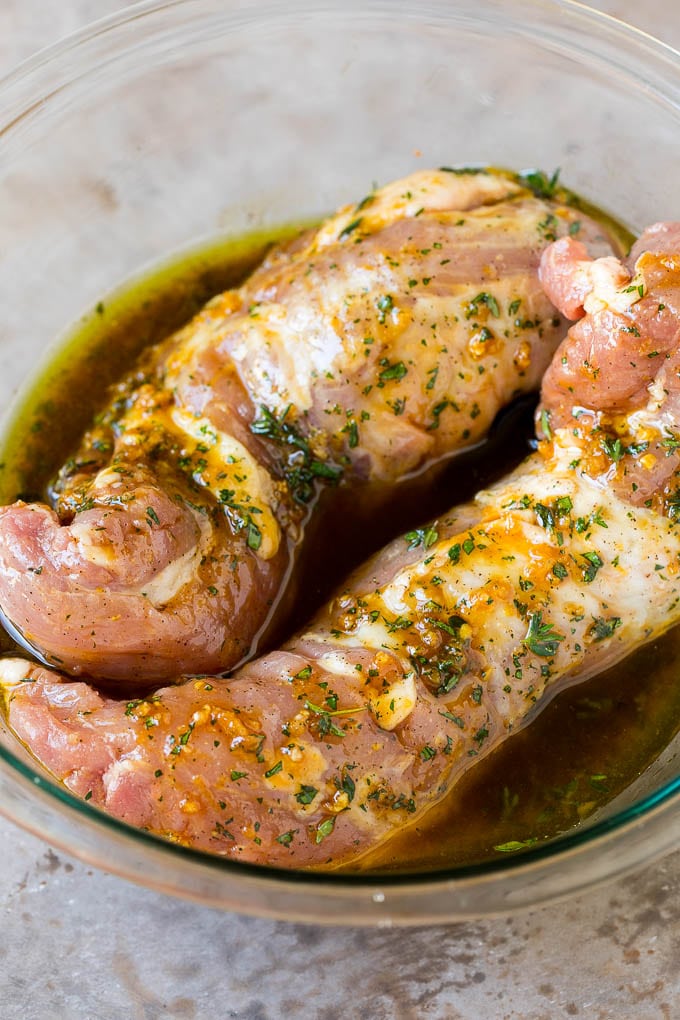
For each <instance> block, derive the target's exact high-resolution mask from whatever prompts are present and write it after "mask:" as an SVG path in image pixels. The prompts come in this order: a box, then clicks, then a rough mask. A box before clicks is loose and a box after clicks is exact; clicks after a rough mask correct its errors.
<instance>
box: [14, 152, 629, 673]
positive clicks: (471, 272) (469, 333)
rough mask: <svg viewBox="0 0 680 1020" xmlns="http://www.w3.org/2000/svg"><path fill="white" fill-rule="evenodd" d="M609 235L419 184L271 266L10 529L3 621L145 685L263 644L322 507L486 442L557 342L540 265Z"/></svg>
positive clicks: (549, 213) (490, 189) (443, 179)
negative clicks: (325, 500)
mask: <svg viewBox="0 0 680 1020" xmlns="http://www.w3.org/2000/svg"><path fill="white" fill-rule="evenodd" d="M569 233H572V234H574V235H575V236H577V237H579V238H583V239H584V240H585V241H587V242H588V243H593V242H594V243H595V244H596V245H597V246H599V253H600V254H605V253H608V252H610V250H611V249H610V246H609V242H608V241H607V240H606V239H605V238H604V237H603V231H602V228H601V227H600V226H598V225H597V224H595V223H594V222H593V221H592V220H590V219H589V218H588V217H587V216H584V215H583V214H582V213H578V212H577V211H576V210H574V209H571V208H568V207H566V206H565V205H563V204H560V203H559V202H558V201H556V200H552V199H543V198H538V197H536V196H534V195H533V194H532V193H531V191H530V190H529V189H528V188H526V187H523V186H522V184H521V183H519V182H517V181H516V180H514V179H511V177H510V176H509V175H503V174H499V173H491V172H488V173H487V172H461V171H424V172H420V173H416V174H413V175H412V176H411V177H407V178H406V179H404V180H402V181H398V182H396V183H394V184H391V185H389V186H388V187H385V188H383V189H381V190H379V191H376V192H375V193H374V194H371V195H368V196H367V197H366V198H365V199H364V200H363V201H362V202H360V203H359V204H358V205H356V206H353V207H347V208H346V209H343V210H341V211H340V212H339V213H338V214H337V215H335V216H333V217H332V218H330V219H329V220H327V221H326V222H325V223H324V224H323V226H322V227H321V228H320V229H318V230H315V231H310V232H307V233H305V234H303V235H302V236H301V237H300V238H299V239H297V240H296V241H295V242H293V243H292V244H290V245H288V246H284V247H281V248H276V249H274V250H273V251H272V252H271V254H270V255H269V257H268V258H267V259H266V260H265V262H264V264H263V265H262V266H261V267H260V268H259V269H257V270H256V271H255V272H254V274H253V275H252V276H251V277H250V278H249V279H248V280H247V281H246V282H245V283H244V285H243V286H242V287H241V288H240V289H238V290H233V291H228V292H226V293H224V294H221V295H220V296H218V297H216V298H215V299H214V300H212V301H211V302H210V303H209V304H208V305H207V306H206V308H205V309H204V310H203V311H202V312H200V314H198V315H197V316H196V318H195V319H194V320H193V321H192V322H190V323H189V325H188V326H186V327H185V328H184V329H182V330H181V331H180V332H178V333H177V334H175V335H173V336H172V337H170V339H169V340H167V341H166V342H164V343H162V344H160V345H159V346H158V347H155V348H153V349H152V350H151V351H149V352H147V353H146V355H145V356H144V357H143V358H142V360H141V361H140V363H139V364H138V365H137V366H136V368H135V369H134V370H133V371H132V372H131V374H130V375H129V377H128V378H126V379H125V380H123V381H122V382H121V383H120V385H118V386H117V387H116V388H115V390H114V393H113V395H112V399H111V402H110V404H109V406H108V407H107V408H105V410H104V411H103V413H102V414H101V415H100V416H99V417H98V420H97V424H96V425H95V426H94V427H93V428H92V429H91V430H90V431H89V432H88V433H87V434H86V436H85V437H84V439H83V442H82V445H81V447H80V449H79V450H78V451H76V453H75V455H74V456H73V457H71V458H69V460H68V462H67V463H66V465H65V466H64V468H63V469H62V471H61V474H60V477H59V479H58V481H57V483H56V485H55V486H54V488H53V492H52V497H53V498H52V505H47V504H43V503H29V504H26V503H22V502H18V503H15V504H14V505H12V506H9V507H6V508H3V509H0V610H1V611H2V613H3V614H4V617H5V619H6V620H8V621H9V623H10V624H11V625H12V627H13V628H14V631H15V632H16V633H18V634H19V635H20V637H21V640H22V641H24V642H25V643H26V644H27V645H28V646H29V647H30V648H31V649H33V650H34V651H35V652H37V653H38V655H40V656H41V657H42V658H43V659H44V661H45V662H47V663H49V664H52V665H55V666H57V667H58V668H60V669H63V670H66V671H68V672H70V673H72V674H75V675H86V676H87V675H89V676H93V677H95V678H108V679H122V680H126V679H127V678H129V677H131V676H134V677H136V678H137V680H139V681H150V680H153V681H160V680H164V679H171V678H172V677H173V676H174V675H175V673H176V672H178V671H179V672H184V671H201V672H219V671H223V670H226V669H229V668H231V667H233V666H234V665H236V664H237V663H238V662H239V661H241V660H242V659H243V658H244V657H245V656H246V655H247V654H248V653H249V652H250V651H251V649H252V647H253V644H254V643H255V644H256V643H257V638H258V635H259V634H260V633H261V632H262V630H263V628H266V626H267V624H268V621H269V620H270V617H271V615H272V613H273V612H274V611H275V607H276V602H277V598H278V597H279V596H280V594H281V592H282V590H283V589H284V587H285V582H286V580H287V578H289V576H290V570H291V567H292V566H293V567H294V561H295V554H296V550H297V548H298V547H299V545H300V542H301V540H302V534H303V531H304V527H305V523H306V521H307V520H308V519H309V515H310V514H311V513H312V512H313V509H314V505H315V502H316V500H317V495H318V493H319V490H320V488H322V487H328V486H334V485H338V486H340V485H342V486H353V487H355V488H356V489H357V490H359V489H360V490H361V492H362V498H361V499H358V500H357V507H356V516H357V519H359V518H360V514H361V512H362V506H365V507H366V508H367V509H366V510H365V512H366V513H368V509H369V508H370V507H371V505H372V504H371V500H370V499H369V498H368V497H367V495H366V493H367V492H368V490H369V489H370V488H371V487H373V488H374V489H375V487H382V491H383V492H385V491H386V488H388V487H390V486H394V485H396V483H397V482H398V481H399V480H400V479H402V478H404V477H405V476H408V475H410V474H412V473H414V472H417V471H419V470H421V469H424V468H426V467H428V466H429V465H433V464H435V463H437V462H438V461H439V460H440V459H442V458H443V457H446V456H449V455H451V454H453V453H455V452H456V451H459V450H461V449H464V448H466V447H468V446H470V445H473V444H474V443H476V442H478V441H479V440H480V438H481V437H483V436H484V435H485V433H486V432H487V430H488V428H489V426H490V424H491V422H492V420H493V418H494V416H495V415H496V414H497V412H498V411H499V410H500V409H501V408H502V407H503V406H504V405H506V404H507V403H509V401H510V400H512V398H513V397H515V396H516V395H517V394H519V393H522V392H528V391H531V390H533V389H535V388H537V387H538V385H539V382H540V378H541V375H542V374H543V372H544V371H545V369H546V366H547V365H548V363H549V361H550V357H551V355H552V353H553V351H554V349H555V347H556V346H557V343H558V342H559V341H560V340H561V339H562V337H563V336H564V333H565V332H566V324H565V322H564V320H563V319H562V318H561V317H560V315H559V314H558V313H557V312H556V310H555V308H554V306H553V305H552V303H551V302H550V301H549V300H548V299H547V298H546V297H545V295H544V293H543V291H542V290H541V288H540V286H539V283H538V278H537V267H538V260H539V257H540V253H541V251H542V250H543V249H544V248H545V247H546V245H547V244H548V242H549V241H550V240H552V239H554V238H555V237H558V236H563V235H568V234H569Z"/></svg>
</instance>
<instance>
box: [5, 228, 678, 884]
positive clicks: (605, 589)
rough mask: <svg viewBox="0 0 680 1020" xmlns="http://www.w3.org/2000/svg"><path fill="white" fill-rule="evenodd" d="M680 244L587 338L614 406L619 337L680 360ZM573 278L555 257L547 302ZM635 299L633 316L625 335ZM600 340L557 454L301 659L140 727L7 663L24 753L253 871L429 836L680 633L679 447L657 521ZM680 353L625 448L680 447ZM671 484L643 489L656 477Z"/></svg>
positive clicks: (430, 534) (80, 688)
mask: <svg viewBox="0 0 680 1020" xmlns="http://www.w3.org/2000/svg"><path fill="white" fill-rule="evenodd" d="M674 237H677V238H678V239H679V241H680V225H668V226H666V227H664V228H660V227H659V228H652V229H650V230H649V231H647V232H645V234H643V236H642V238H641V239H640V241H639V242H638V244H637V245H636V248H635V250H634V253H633V255H632V257H631V259H630V260H629V262H628V264H627V266H626V267H625V269H626V272H625V275H624V274H621V279H622V281H623V287H619V288H618V290H617V291H616V294H615V296H614V298H612V299H611V300H609V299H608V301H609V304H608V306H607V309H605V312H608V313H610V314H606V315H605V314H603V312H602V311H601V310H600V309H599V307H598V310H595V311H593V312H589V313H588V314H587V315H586V319H587V318H589V317H591V316H592V317H594V318H595V320H596V321H595V322H592V323H591V324H590V327H591V328H590V333H589V336H590V338H591V347H590V348H589V352H588V359H589V361H591V363H597V364H599V365H601V367H602V375H603V378H604V379H611V380H612V381H613V383H614V384H616V379H617V373H618V372H619V370H620V371H622V372H625V373H626V374H627V373H628V363H629V359H630V357H631V350H632V348H631V342H630V341H629V339H628V338H629V336H635V333H630V332H626V333H625V334H624V335H623V336H621V329H616V330H615V331H614V333H613V334H612V331H611V324H612V322H613V321H615V322H617V323H618V321H619V320H618V319H615V318H614V316H615V315H620V316H623V317H624V320H625V322H627V323H629V324H630V325H631V326H633V327H634V328H635V329H636V330H637V331H638V333H639V334H640V335H639V336H637V337H636V339H637V341H638V345H639V349H640V350H642V351H644V352H646V351H647V350H648V346H649V345H650V344H651V345H653V346H658V347H659V349H661V346H662V344H665V343H666V340H665V338H666V337H667V335H668V332H669V326H668V321H667V317H666V316H665V315H664V314H663V313H664V312H665V308H664V309H661V310H659V308H658V306H659V305H661V304H663V305H666V304H667V303H669V304H671V306H672V307H677V305H675V304H673V302H676V301H677V298H678V295H679V294H680V243H677V247H676V242H675V241H673V240H672V238H674ZM671 249H673V250H674V251H675V254H674V253H673V250H671ZM567 254H568V253H567ZM574 254H575V256H576V261H575V266H574V274H575V278H576V287H577V288H578V289H579V291H578V296H577V297H578V302H579V303H580V304H581V305H583V306H584V307H585V308H587V307H588V302H589V301H590V300H591V298H594V296H595V295H594V291H592V290H591V291H589V290H588V288H585V290H583V289H581V287H582V273H583V266H582V265H580V263H583V262H584V261H587V260H586V259H584V252H583V251H581V250H580V249H576V250H575V251H574ZM557 255H559V259H560V266H559V280H558V283H557V286H558V287H559V288H560V289H561V290H562V292H563V294H564V295H565V296H566V300H567V301H568V302H571V297H570V295H569V291H568V286H567V283H565V273H567V267H566V261H565V257H564V250H563V249H562V250H561V251H558V252H557ZM554 257H555V253H554V252H552V251H549V252H548V253H547V254H546V256H545V262H544V279H545V286H546V287H547V288H550V287H551V286H552V280H553V278H552V277H551V270H550V266H551V264H553V263H552V260H553V259H554ZM647 267H651V268H650V270H649V273H647ZM620 268H621V267H620ZM592 279H595V277H594V276H593V277H592ZM617 279H618V276H617ZM631 279H632V280H634V281H637V280H638V279H641V280H642V283H641V286H642V293H640V291H638V290H637V286H638V285H637V283H636V289H635V291H633V290H628V289H627V288H629V287H630V283H629V282H628V281H629V280H631ZM621 294H625V295H626V296H627V302H628V303H627V304H626V302H625V301H624V302H622V309H623V310H619V311H616V312H615V311H614V310H613V309H614V308H615V306H616V305H617V302H618V300H619V296H620V295H621ZM576 300H577V299H574V301H576ZM650 302H651V303H650ZM654 304H655V305H656V307H657V312H656V314H650V312H649V309H650V308H653V307H654ZM623 305H625V308H623ZM675 314H676V321H680V319H677V312H676V313H675ZM598 316H602V317H601V318H598ZM582 322H583V323H584V324H585V319H584V320H582ZM579 326H581V328H579ZM579 326H576V327H573V328H572V330H571V333H570V336H569V337H568V339H567V340H566V341H565V344H564V346H563V348H562V349H561V351H558V353H557V355H556V359H555V361H554V362H553V366H552V368H551V370H550V373H549V375H548V377H547V378H546V383H545V387H544V391H543V403H542V407H541V410H540V412H539V417H538V422H539V438H540V442H539V446H538V450H537V452H536V453H534V454H532V455H531V456H530V457H529V458H528V459H527V460H526V461H525V462H524V464H523V465H521V466H520V467H519V468H518V469H517V470H516V471H515V472H513V473H512V474H511V475H509V476H508V477H507V478H505V479H504V480H503V481H501V482H499V483H498V484H497V485H495V486H493V487H492V488H490V489H489V490H487V491H483V492H481V493H479V494H478V496H477V497H476V499H475V500H474V501H473V502H471V503H470V504H467V505H465V506H463V507H461V508H459V509H457V510H455V511H452V513H451V514H449V515H446V516H444V517H443V518H442V519H440V520H437V521H434V522H433V523H432V524H431V525H429V526H428V527H426V528H421V529H416V530H415V531H413V532H410V533H409V534H408V535H406V536H405V537H404V538H401V539H398V540H397V541H395V542H394V543H392V544H391V545H390V546H388V547H387V548H386V549H385V550H383V551H382V552H381V553H379V554H377V555H376V556H375V557H374V559H373V560H372V561H370V562H369V563H367V564H366V566H365V567H363V568H362V569H361V570H359V571H357V572H356V573H355V574H354V576H353V577H351V578H350V579H349V581H348V583H347V585H346V586H345V588H344V589H343V590H342V591H341V592H340V593H339V594H338V595H337V596H336V597H335V598H334V599H333V601H332V602H331V603H330V604H329V605H328V606H327V607H326V608H325V609H324V610H323V611H322V612H321V613H320V615H319V616H318V617H317V619H316V620H315V621H313V623H312V624H311V625H310V627H309V628H308V629H307V630H306V631H305V632H304V633H301V634H299V635H298V636H297V637H296V638H295V639H294V640H293V641H291V642H290V644H289V645H288V646H287V647H286V648H285V649H283V650H281V651H278V652H274V653H272V654H271V655H267V656H265V657H263V658H261V659H259V660H257V661H254V662H252V663H250V664H248V665H247V666H245V667H244V668H243V669H241V670H240V671H238V672H237V673H236V675H235V676H234V677H233V678H231V679H223V678H222V679H219V678H209V677H194V678H190V679H187V680H185V682H184V683H183V684H181V685H179V686H173V687H167V688H164V689H162V690H159V691H158V692H157V693H156V694H155V695H153V696H151V697H148V698H146V699H143V700H135V701H130V702H128V703H127V704H126V703H124V702H120V701H115V700H111V699H106V698H103V697H100V696H99V695H98V694H96V693H95V692H93V691H92V690H91V689H90V688H89V687H87V686H86V685H84V684H82V683H72V682H64V681H62V680H61V679H60V678H59V677H58V676H57V674H55V673H53V672H50V671H48V670H45V669H43V668H42V667H39V666H36V665H34V664H31V663H28V662H25V661H22V660H17V659H7V660H4V661H3V662H0V677H2V682H3V685H4V687H5V689H6V691H7V699H8V717H9V721H10V725H11V726H12V727H13V729H14V731H15V732H16V734H17V735H18V736H19V738H20V739H21V740H23V741H24V742H25V743H26V745H27V746H28V747H29V749H30V750H31V751H32V753H33V754H34V755H35V756H36V758H37V759H38V760H39V761H41V762H42V763H43V764H44V765H45V766H46V767H47V768H48V769H49V770H50V771H51V772H52V773H53V774H54V775H55V776H57V777H58V779H60V780H62V781H63V782H64V783H65V784H66V785H67V786H68V787H69V789H71V790H73V791H74V792H75V793H76V794H78V795H80V796H82V797H87V798H88V799H90V801H91V803H93V804H96V805H98V806H100V807H102V808H104V809H105V810H107V811H109V812H111V813H113V814H114V815H116V816H117V817H119V818H122V819H124V820H125V821H128V822H130V823H131V824H133V825H137V826H141V827H143V828H145V829H148V830H150V831H151V832H154V833H157V834H159V835H162V836H165V837H167V838H170V839H172V840H174V841H177V842H180V843H184V844H187V845H191V846H195V847H200V848H202V849H205V850H209V851H212V852H214V853H218V854H223V855H225V856H228V857H232V858H236V859H242V860H247V861H254V862H262V863H264V862H266V863H268V864H275V865H280V866H287V867H298V868H310V867H312V868H314V867H319V868H337V867H351V866H352V865H353V864H354V863H355V862H356V861H357V860H358V859H359V858H360V857H361V856H362V855H365V854H367V853H370V851H371V849H373V848H375V847H376V846H377V845H379V844H380V843H381V842H382V841H384V840H386V839H388V838H389V836H390V834H391V833H394V832H395V830H396V829H397V828H398V827H402V826H403V825H405V824H408V823H409V822H410V821H415V820H417V819H419V818H420V817H421V816H422V814H423V813H424V812H425V811H426V810H427V808H428V806H430V805H432V804H433V803H434V802H435V801H436V800H438V799H439V798H441V797H442V796H443V795H444V793H445V792H446V791H447V790H449V789H450V788H451V787H452V785H453V784H454V783H455V781H456V779H457V778H458V777H460V776H461V775H462V774H463V773H464V772H465V771H466V770H467V769H469V768H471V767H473V766H474V764H475V762H477V761H479V760H480V759H481V758H482V757H484V756H486V755H487V754H489V753H490V752H491V751H492V750H493V749H494V748H495V747H497V746H498V745H499V744H500V743H501V742H502V741H503V740H505V739H506V738H507V737H508V735H509V734H510V733H512V732H513V730H517V729H518V728H519V727H521V726H524V725H525V724H526V723H527V722H528V721H529V720H530V719H531V717H532V715H533V714H534V713H535V712H537V711H539V710H540V708H541V706H542V705H544V704H545V703H546V701H547V700H548V699H549V698H550V697H552V696H553V695H554V693H555V692H556V691H557V690H559V689H560V688H561V687H563V686H565V685H566V684H569V683H575V682H577V681H581V680H583V679H585V678H587V677H588V676H590V675H592V674H593V673H595V672H597V671H600V670H603V669H605V668H607V667H608V666H610V665H612V664H613V663H615V662H616V661H618V660H620V659H621V658H622V657H623V656H624V655H626V654H627V653H628V652H630V651H631V650H632V649H633V648H636V647H637V646H639V645H640V644H643V643H644V642H646V641H650V640H652V639H653V638H655V637H657V636H658V635H660V634H661V633H662V632H664V631H665V630H666V629H667V628H668V627H670V626H671V625H672V624H673V623H675V622H677V621H678V619H680V533H679V532H678V523H677V520H678V515H677V513H676V503H674V502H673V499H672V498H668V497H667V496H666V495H665V493H667V492H668V491H669V487H670V486H672V485H673V484H674V481H673V480H677V476H678V472H679V471H680V463H679V453H678V447H680V443H678V444H677V446H676V445H670V444H669V445H668V446H667V447H664V448H663V458H662V459H663V461H664V470H663V472H661V473H660V474H659V475H658V477H659V485H660V486H661V489H660V491H657V492H655V494H654V496H653V497H651V498H649V499H647V500H644V501H642V502H641V501H640V500H639V498H638V496H637V491H638V490H633V489H632V487H629V486H628V485H627V481H628V478H629V476H628V475H626V474H625V460H626V458H631V461H632V462H635V464H637V460H636V458H637V457H638V454H636V453H630V452H628V451H626V452H625V453H622V454H621V451H620V450H618V448H617V447H615V446H613V447H610V446H607V447H606V448H605V453H606V451H609V453H608V456H609V461H610V464H609V468H608V469H607V470H606V471H602V470H601V464H600V459H599V458H600V453H601V452H602V429H605V432H606V428H609V425H610V423H609V419H606V418H605V417H602V416H604V415H605V413H609V412H605V411H604V410H603V409H602V406H600V405H603V406H604V405H605V404H606V398H601V397H597V398H596V400H595V401H594V405H588V404H581V403H580V400H581V399H582V397H581V396H579V403H577V404H572V415H571V417H566V408H567V406H568V401H569V397H568V393H569V386H570V385H571V383H570V380H571V379H572V377H573V374H574V372H575V364H576V363H575V359H574V357H572V353H573V352H572V345H574V346H575V347H576V348H577V349H578V348H579V345H580V344H581V342H582V337H583V326H582V325H581V324H579ZM675 353H676V352H675V351H671V350H670V349H669V350H668V355H669V356H668V358H666V357H665V356H659V357H658V358H655V359H648V358H646V357H644V358H640V360H639V365H640V372H641V376H642V377H643V378H647V375H648V362H649V360H652V361H653V362H654V365H655V369H654V371H655V375H654V376H653V378H651V379H648V381H647V384H646V391H645V392H646V398H644V399H643V398H642V396H640V393H641V392H642V384H641V386H640V387H638V388H634V389H633V390H631V393H632V397H631V400H630V402H629V404H628V405H627V407H625V408H624V407H623V406H622V405H621V402H620V401H619V400H617V404H616V412H615V414H616V421H617V422H618V427H619V434H620V435H622V436H624V437H626V441H627V437H628V436H629V435H631V436H635V435H636V432H635V430H636V429H637V428H638V421H639V419H640V415H641V414H642V413H643V412H645V413H646V412H649V414H651V413H652V410H650V409H653V413H654V414H656V415H657V416H661V417H660V418H659V420H660V421H663V422H664V426H663V427H664V428H666V427H668V431H669V435H673V436H675V435H676V434H677V433H676V432H674V431H673V427H675V428H679V427H680V421H678V419H677V416H676V417H675V418H674V417H673V415H674V414H676V412H675V411H674V388H673V384H674V382H675V381H676V380H677V378H678V368H677V367H674V365H675V362H674V360H673V358H674V356H675ZM577 412H578V413H577ZM664 415H665V416H667V417H664ZM560 416H563V418H564V423H563V420H562V418H561V417H560ZM598 416H600V417H598ZM650 427H651V426H650ZM593 451H595V452H593ZM619 454H621V455H619ZM655 464H656V461H655V462H654V463H651V462H650V464H649V466H645V465H644V464H640V465H639V466H638V467H639V470H640V471H645V470H648V471H649V472H651V473H652V474H655V472H656V471H657V468H656V467H655ZM638 467H635V470H638Z"/></svg>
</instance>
